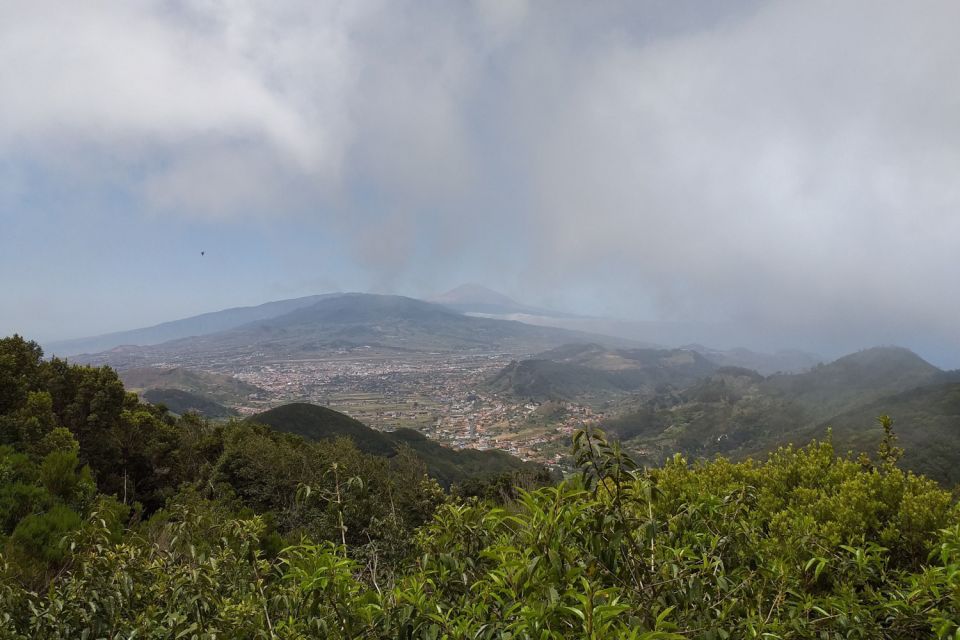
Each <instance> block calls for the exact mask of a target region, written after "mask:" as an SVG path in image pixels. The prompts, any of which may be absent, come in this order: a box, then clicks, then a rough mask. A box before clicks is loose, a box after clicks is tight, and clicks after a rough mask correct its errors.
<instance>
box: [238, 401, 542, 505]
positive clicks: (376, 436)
mask: <svg viewBox="0 0 960 640" xmlns="http://www.w3.org/2000/svg"><path fill="white" fill-rule="evenodd" d="M247 421H248V422H251V423H256V424H263V425H267V426H269V427H270V428H272V429H274V430H276V431H282V432H286V433H292V434H295V435H298V436H301V437H303V438H307V439H309V440H329V439H333V438H349V439H350V440H352V441H353V443H354V444H355V445H356V447H357V448H358V449H359V450H360V451H362V452H364V453H368V454H371V455H376V456H385V457H393V456H395V455H397V453H398V452H399V451H400V450H401V448H403V447H408V448H409V449H410V450H411V451H412V452H413V453H415V454H416V456H417V457H418V458H419V459H420V460H422V461H423V463H424V465H426V468H427V472H428V473H429V474H430V476H431V477H433V478H436V480H437V481H438V482H440V483H441V484H442V485H444V486H450V485H452V484H455V483H458V482H463V481H465V480H471V479H479V478H484V477H492V476H496V475H499V474H504V473H511V472H524V471H525V472H536V471H537V470H538V469H539V466H538V465H535V464H531V463H526V462H523V461H522V460H520V459H519V458H516V457H514V456H511V455H510V454H508V453H505V452H503V451H495V450H489V451H477V450H474V449H461V450H454V449H451V448H449V447H445V446H443V445H441V444H438V443H437V442H434V441H433V440H430V439H429V438H427V437H426V436H424V435H423V434H421V433H419V432H418V431H414V430H413V429H397V430H396V431H378V430H376V429H372V428H370V427H368V426H367V425H365V424H363V423H362V422H360V421H358V420H354V419H353V418H351V417H350V416H348V415H345V414H343V413H340V412H338V411H334V410H333V409H329V408H327V407H321V406H318V405H313V404H308V403H304V402H297V403H292V404H287V405H283V406H281V407H276V408H275V409H270V410H269V411H264V412H263V413H259V414H256V415H254V416H251V417H250V418H248V419H247Z"/></svg>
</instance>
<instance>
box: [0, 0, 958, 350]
mask: <svg viewBox="0 0 960 640" xmlns="http://www.w3.org/2000/svg"><path fill="white" fill-rule="evenodd" d="M957 24H960V3H957V2H956V1H955V0H914V1H912V2H902V1H900V0H896V1H891V0H841V1H837V0H805V1H804V2H796V1H795V0H768V1H764V2H758V1H750V0H733V1H730V2H723V3H718V2H713V1H712V0H699V1H693V0H632V1H627V2H619V1H616V0H609V1H605V2H580V1H569V2H567V1H564V0H557V1H555V2H537V1H523V0H475V1H464V2H447V1H441V0H437V1H432V0H415V1H414V0H411V1H405V0H391V1H386V0H383V1H378V0H348V1H343V2H323V1H318V0H275V1H273V2H269V3H264V2H259V1H254V0H173V1H166V2H151V1H149V0H143V1H141V2H122V1H119V0H117V1H114V2H109V1H104V0H91V1H90V2H83V3H64V2H48V1H46V0H32V1H31V2H15V1H14V0H7V1H4V0H0V96H2V99H0V335H5V334H9V333H12V332H15V331H16V332H20V333H22V334H24V335H26V336H28V337H31V338H36V339H39V340H53V339H61V338H71V337H78V336H84V335H92V334H99V333H104V332H107V331H113V330H120V329H127V328H134V327H139V326H145V325H149V324H155V323H157V322H161V321H164V320H170V319H174V318H180V317H184V316H189V315H192V314H196V313H201V312H205V311H211V310H216V309H221V308H225V307H230V306H237V305H245V304H257V303H261V302H265V301H268V300H276V299H283V298H289V297H295V296H299V295H308V294H312V293H321V292H327V291H336V290H343V291H347V290H355V291H357V290H358V291H371V292H385V293H386V292H389V293H401V294H405V295H413V296H429V295H433V294H436V293H439V292H442V291H445V290H447V289H449V288H452V287H454V286H456V285H458V284H460V283H462V282H480V283H483V284H485V285H487V286H490V287H492V288H494V289H498V290H501V291H503V292H505V293H507V294H510V295H512V296H513V297H515V298H517V299H520V300H522V301H523V302H525V303H527V304H531V305H538V306H547V307H553V308H557V309H560V310H563V311H568V312H575V313H583V314H590V315H597V316H609V317H615V318H622V319H638V320H658V321H669V322H674V321H675V322H684V323H691V322H693V323H704V324H705V325H715V326H720V325H722V326H731V327H736V328H737V330H736V332H735V334H736V337H732V336H727V338H719V337H718V338H717V340H718V341H720V342H722V341H723V340H724V339H725V340H727V341H728V342H730V341H737V342H742V343H751V342H753V343H754V344H746V346H756V345H760V346H763V347H764V348H770V347H776V346H782V347H784V348H788V347H797V348H805V349H808V350H813V351H817V352H819V353H824V354H828V355H829V354H839V353H842V352H844V351H849V350H854V349H858V348H863V347H868V346H872V345H873V344H902V345H905V346H908V347H911V348H914V349H916V350H918V352H920V353H922V354H923V355H924V356H925V357H927V358H928V359H930V360H931V361H933V362H935V363H937V364H940V365H941V366H953V367H960V323H958V319H960V295H958V284H957V283H958V282H960V258H958V256H960V67H958V65H957V60H960V38H957V37H956V25H957ZM201 252H203V254H202V255H201ZM718 346H732V345H718Z"/></svg>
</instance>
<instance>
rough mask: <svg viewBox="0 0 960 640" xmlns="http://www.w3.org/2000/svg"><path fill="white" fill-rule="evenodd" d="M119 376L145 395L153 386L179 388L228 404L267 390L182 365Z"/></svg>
mask: <svg viewBox="0 0 960 640" xmlns="http://www.w3.org/2000/svg"><path fill="white" fill-rule="evenodd" d="M119 375H120V379H121V380H123V385H124V386H125V387H126V388H127V389H129V390H130V391H136V392H138V393H141V394H143V392H145V391H148V390H150V389H165V390H170V389H177V390H179V391H185V392H187V393H190V394H193V395H196V396H201V397H203V398H208V399H210V400H213V401H214V402H217V403H219V404H222V405H227V406H231V405H233V406H236V405H241V404H245V403H246V402H247V401H248V400H249V399H250V397H251V396H253V397H258V396H260V395H261V394H265V393H266V392H264V390H263V389H261V388H260V387H257V386H255V385H252V384H249V383H247V382H244V381H242V380H238V379H237V378H234V377H232V376H228V375H223V374H219V373H209V372H206V371H196V370H194V369H185V368H183V367H173V368H169V367H138V368H135V369H125V370H123V371H120V372H119ZM168 406H169V407H170V409H171V410H174V409H173V407H172V406H170V405H168Z"/></svg>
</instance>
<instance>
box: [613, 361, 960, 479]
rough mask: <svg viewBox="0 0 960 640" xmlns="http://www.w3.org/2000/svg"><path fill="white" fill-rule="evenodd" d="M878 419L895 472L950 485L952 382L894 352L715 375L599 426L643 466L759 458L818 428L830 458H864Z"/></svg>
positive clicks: (875, 440)
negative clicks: (893, 442)
mask: <svg viewBox="0 0 960 640" xmlns="http://www.w3.org/2000/svg"><path fill="white" fill-rule="evenodd" d="M882 414H888V415H890V416H891V417H893V418H894V421H895V422H894V425H895V430H896V431H897V433H898V434H899V435H900V442H901V444H902V445H903V446H904V447H905V449H906V455H905V456H904V458H903V461H902V464H903V466H904V467H905V468H908V469H912V470H914V471H920V472H924V473H927V474H929V475H930V476H931V477H933V478H936V479H937V480H940V481H941V482H945V483H955V482H958V481H960V471H957V465H956V461H957V460H960V437H958V436H960V381H958V380H957V378H956V374H953V375H952V374H948V373H944V372H942V371H940V370H939V369H937V368H936V367H933V366H932V365H930V364H929V363H927V362H925V361H924V360H922V359H921V358H919V357H918V356H916V355H915V354H913V353H912V352H910V351H908V350H906V349H900V348H890V347H883V348H876V349H869V350H866V351H861V352H859V353H855V354H851V355H849V356H845V357H843V358H840V359H838V360H836V361H834V362H831V363H829V364H826V365H822V366H819V367H816V368H814V369H813V370H811V371H810V372H808V373H803V374H795V375H776V376H771V377H769V378H766V379H764V378H762V377H760V376H758V375H757V374H756V373H754V372H750V371H747V370H744V369H732V368H724V369H720V370H718V371H717V372H716V373H715V374H713V375H712V376H710V377H708V378H706V379H704V380H701V381H700V382H698V383H697V384H695V385H692V386H690V387H688V388H687V389H685V390H683V391H682V392H680V393H674V392H668V393H662V394H658V395H657V396H656V397H655V398H653V399H650V400H648V401H646V402H644V403H641V404H640V405H639V406H637V407H635V408H634V409H633V410H631V411H628V412H626V413H624V414H622V415H620V416H618V417H616V418H613V419H610V420H608V421H607V424H606V425H605V426H606V428H607V429H608V430H609V431H610V432H611V433H613V434H614V435H616V436H617V437H618V438H620V439H621V440H622V441H624V444H625V446H627V447H628V448H630V449H632V450H633V451H636V452H640V453H641V454H642V456H643V457H644V458H645V460H647V461H650V462H653V461H658V462H659V461H661V460H663V459H664V458H665V457H668V456H670V455H672V454H673V453H674V452H677V451H679V452H681V453H683V454H685V455H689V456H695V457H711V456H713V455H715V454H722V455H726V456H730V457H733V458H742V457H745V456H760V455H763V454H765V453H767V452H769V451H771V450H773V449H775V448H776V447H778V446H783V445H786V444H790V443H793V444H802V443H805V442H808V441H809V440H810V439H811V438H822V437H824V436H825V434H826V430H827V427H828V426H829V427H832V431H833V442H834V445H835V447H836V449H837V451H838V452H841V453H842V452H846V451H847V450H851V451H856V452H865V453H873V452H875V451H876V448H877V445H878V444H879V442H880V439H881V438H882V435H883V433H882V429H880V428H879V426H878V425H877V424H876V417H877V416H879V415H882Z"/></svg>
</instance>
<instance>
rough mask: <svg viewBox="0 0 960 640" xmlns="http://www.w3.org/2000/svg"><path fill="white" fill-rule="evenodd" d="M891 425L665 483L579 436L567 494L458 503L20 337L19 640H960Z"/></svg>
mask: <svg viewBox="0 0 960 640" xmlns="http://www.w3.org/2000/svg"><path fill="white" fill-rule="evenodd" d="M881 427H882V428H883V432H884V437H883V439H882V440H881V441H880V442H879V443H878V450H877V453H876V455H875V456H874V457H873V459H869V458H867V457H865V456H861V457H859V458H852V457H850V456H846V457H838V456H837V455H836V453H835V452H834V450H833V447H832V445H831V443H830V441H829V439H828V440H827V441H825V442H814V443H812V444H810V445H809V446H807V447H805V448H802V449H793V448H784V449H780V450H779V451H777V452H776V453H774V454H772V455H771V456H770V457H769V459H767V460H766V461H763V462H754V461H746V462H741V463H732V462H729V461H726V460H724V459H717V460H714V461H710V462H697V463H690V462H688V461H686V460H684V459H683V458H681V457H679V456H678V457H674V458H673V459H671V460H670V461H668V462H667V463H666V464H664V465H663V466H662V467H660V468H656V469H649V470H640V469H637V468H635V465H634V464H633V462H632V461H631V459H630V458H629V457H627V456H626V455H624V454H623V453H622V452H621V451H620V450H619V448H618V447H617V446H616V445H615V444H611V443H608V442H607V441H606V440H605V439H604V437H603V434H602V433H600V432H598V431H588V432H580V433H578V434H577V436H576V437H575V439H574V442H573V446H574V457H575V459H576V463H577V467H578V469H579V472H578V473H577V474H576V475H575V476H574V477H571V478H569V479H567V480H565V481H563V482H560V483H558V484H556V485H552V486H546V487H540V488H536V487H535V486H534V485H533V484H531V479H530V478H527V477H524V476H522V475H519V474H518V475H514V476H509V477H504V476H501V477H499V478H494V479H490V480H489V481H487V482H472V483H470V485H469V486H460V487H454V489H453V490H452V491H450V492H444V491H443V490H442V489H441V488H440V487H439V485H438V484H437V483H436V482H435V481H433V480H431V479H430V478H429V477H428V476H427V475H426V474H425V466H424V465H423V463H422V461H421V460H419V459H418V458H417V457H416V456H414V455H412V453H411V452H410V451H408V450H401V451H400V453H399V454H397V455H394V456H392V457H390V458H384V457H378V456H374V455H370V454H365V453H362V452H361V451H359V450H357V449H356V447H354V446H353V445H352V444H351V442H350V441H348V440H344V439H341V440H334V441H324V442H308V441H305V440H303V439H301V438H299V437H297V436H294V435H290V434H281V433H277V432H275V431H273V430H271V429H269V428H267V427H263V426H258V425H252V424H243V423H235V424H229V425H221V426H211V425H209V424H206V423H204V422H203V421H200V420H198V419H196V418H195V417H191V416H187V417H185V418H175V417H172V416H171V415H170V414H168V413H167V412H166V411H165V410H164V409H163V408H162V407H156V406H152V405H149V404H144V403H142V402H141V401H139V400H138V399H137V398H136V396H133V395H131V394H126V393H125V392H124V390H123V387H122V385H121V384H120V383H119V381H118V380H117V378H116V374H115V373H113V372H112V370H110V369H106V368H101V369H94V368H86V367H74V366H71V365H68V364H67V363H65V362H62V361H59V360H56V359H55V360H52V361H44V360H42V359H41V354H40V351H39V348H37V347H36V345H35V344H33V343H29V342H26V341H24V340H22V339H20V338H17V337H14V338H8V339H5V340H0V438H2V442H3V444H2V446H0V526H2V527H3V528H2V530H0V536H2V544H3V546H2V551H0V638H131V637H141V638H204V639H213V638H411V639H412V638H429V639H435V638H484V639H492V638H503V639H507V638H511V639H519V638H537V639H550V638H635V639H645V640H654V639H658V640H665V639H679V638H703V639H710V640H712V639H722V638H768V639H774V638H817V639H819V638H871V639H873V638H890V639H902V638H908V639H909V638H931V637H939V638H948V637H949V638H960V626H958V623H960V512H958V508H957V506H956V502H955V500H954V498H953V497H952V496H951V494H950V493H949V492H947V491H945V490H944V489H942V488H941V487H940V486H939V485H937V484H936V483H934V482H932V481H930V480H927V479H924V478H923V477H920V476H916V475H913V474H911V473H907V472H904V471H902V470H900V469H899V468H898V467H897V466H896V465H897V461H898V459H899V457H900V455H901V453H902V452H901V451H900V450H899V449H898V448H897V446H896V442H895V436H894V434H893V431H892V429H891V425H890V423H889V421H884V422H883V423H882V424H881ZM523 484H526V486H527V489H529V490H524V489H522V488H519V487H518V486H517V485H523Z"/></svg>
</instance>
